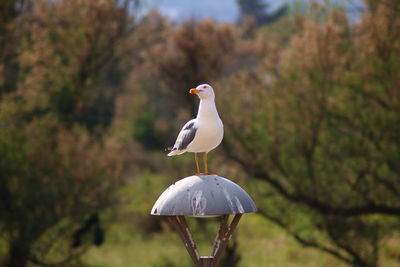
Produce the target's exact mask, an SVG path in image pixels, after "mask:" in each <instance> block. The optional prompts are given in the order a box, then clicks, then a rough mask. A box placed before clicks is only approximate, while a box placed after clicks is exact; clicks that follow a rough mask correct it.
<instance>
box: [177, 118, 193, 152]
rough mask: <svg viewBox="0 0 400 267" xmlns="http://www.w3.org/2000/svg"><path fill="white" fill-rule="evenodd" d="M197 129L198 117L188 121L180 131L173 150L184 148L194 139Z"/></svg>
mask: <svg viewBox="0 0 400 267" xmlns="http://www.w3.org/2000/svg"><path fill="white" fill-rule="evenodd" d="M196 131H197V123H196V119H193V120H190V121H188V122H187V123H186V124H185V125H184V126H183V127H182V130H181V131H180V133H179V135H178V138H176V142H175V145H174V148H173V149H172V150H183V149H186V148H187V147H188V145H189V144H190V143H191V142H192V141H193V139H194V136H195V135H196Z"/></svg>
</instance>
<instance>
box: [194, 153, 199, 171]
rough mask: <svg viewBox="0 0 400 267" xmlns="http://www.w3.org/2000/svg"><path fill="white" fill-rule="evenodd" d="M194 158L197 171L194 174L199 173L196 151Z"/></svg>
mask: <svg viewBox="0 0 400 267" xmlns="http://www.w3.org/2000/svg"><path fill="white" fill-rule="evenodd" d="M194 160H195V161H196V169H197V173H196V174H200V168H199V158H198V157H197V153H194Z"/></svg>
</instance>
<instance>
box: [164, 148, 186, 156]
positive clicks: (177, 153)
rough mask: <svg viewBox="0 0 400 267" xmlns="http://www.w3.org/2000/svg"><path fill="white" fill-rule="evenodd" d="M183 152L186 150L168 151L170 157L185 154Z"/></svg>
mask: <svg viewBox="0 0 400 267" xmlns="http://www.w3.org/2000/svg"><path fill="white" fill-rule="evenodd" d="M183 153H185V150H177V149H176V150H172V151H171V152H169V153H168V156H169V157H171V156H177V155H180V154H183Z"/></svg>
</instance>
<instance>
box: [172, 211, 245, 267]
mask: <svg viewBox="0 0 400 267" xmlns="http://www.w3.org/2000/svg"><path fill="white" fill-rule="evenodd" d="M241 217H242V214H236V215H235V217H234V218H233V220H232V222H231V224H230V225H229V226H228V221H229V215H223V216H222V218H221V222H220V227H219V231H218V233H217V236H216V238H215V242H214V247H213V250H212V253H211V256H199V252H198V250H197V246H196V243H195V242H194V240H193V237H192V234H191V232H190V229H189V226H188V224H187V222H186V219H185V216H168V222H169V223H170V225H171V226H172V227H173V228H174V229H175V231H176V232H177V233H178V234H179V237H180V238H181V240H182V241H183V244H184V245H185V248H186V250H187V251H188V253H189V255H190V257H191V258H192V260H193V262H194V264H195V265H196V266H198V267H215V266H217V264H218V262H219V260H220V259H221V257H222V255H223V252H224V251H225V248H226V246H227V244H228V242H229V240H230V239H231V237H232V234H233V232H234V231H235V229H236V226H237V225H238V223H239V220H240V218H241Z"/></svg>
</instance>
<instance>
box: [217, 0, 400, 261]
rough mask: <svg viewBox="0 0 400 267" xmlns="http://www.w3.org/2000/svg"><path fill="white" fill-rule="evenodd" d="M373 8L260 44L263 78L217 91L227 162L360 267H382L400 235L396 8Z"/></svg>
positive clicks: (265, 201) (265, 207)
mask: <svg viewBox="0 0 400 267" xmlns="http://www.w3.org/2000/svg"><path fill="white" fill-rule="evenodd" d="M373 2H374V5H373V8H370V12H367V13H365V14H364V15H363V17H362V19H361V21H360V22H358V23H355V24H351V23H349V22H348V21H347V18H346V15H345V14H344V13H343V12H341V11H333V12H332V13H330V15H329V16H325V15H326V14H325V15H324V16H322V14H321V13H320V11H318V12H316V13H315V15H311V16H308V17H306V18H304V19H303V20H302V21H301V20H297V25H299V27H300V30H299V31H298V32H296V33H294V35H293V36H292V37H291V41H290V43H289V45H288V46H287V47H285V48H284V49H277V46H276V44H274V43H273V41H272V40H269V41H268V42H266V43H264V44H263V45H265V46H263V48H262V50H265V51H266V52H265V54H266V55H267V56H266V58H265V61H264V63H263V67H262V68H261V70H260V71H259V72H257V73H251V74H248V73H246V72H241V73H237V74H235V75H234V76H232V77H230V78H227V79H225V80H223V81H221V82H220V84H219V86H218V88H220V89H224V88H226V90H229V92H228V91H226V94H224V93H222V95H227V94H228V93H229V96H230V97H229V98H222V99H221V104H220V107H222V108H223V111H222V113H223V114H224V125H225V127H226V135H225V142H224V144H225V146H226V148H227V149H226V151H227V154H228V155H229V156H230V158H232V159H234V160H235V161H236V162H238V163H239V164H241V165H242V166H243V168H244V169H245V170H246V172H247V173H248V174H250V175H252V176H254V177H256V178H258V179H259V180H260V181H263V182H266V183H267V184H268V185H269V186H263V185H262V183H261V184H259V183H258V184H259V186H257V189H256V190H257V192H258V193H259V194H260V197H261V198H260V200H259V202H258V205H259V208H260V212H261V213H262V214H263V215H264V216H265V217H267V218H269V219H270V220H272V221H273V222H275V223H277V224H279V225H280V226H282V227H283V228H285V229H286V230H287V231H288V232H289V233H290V234H292V235H293V236H294V237H295V238H296V239H297V240H298V241H300V242H301V243H302V244H304V245H305V246H310V247H315V248H318V249H321V250H322V251H325V252H327V253H330V254H331V255H333V256H335V257H337V258H339V259H341V260H343V261H344V262H347V263H349V264H351V265H354V266H378V265H379V263H380V261H379V257H380V255H381V251H380V247H381V244H382V240H383V239H384V238H386V237H388V236H391V235H393V234H394V233H395V232H396V231H397V232H398V229H399V227H400V224H399V218H400V205H399V203H400V168H399V166H400V165H399V164H398V163H399V162H400V138H399V137H400V135H399V133H400V91H399V88H400V76H399V74H400V72H399V69H400V17H399V16H398V14H399V11H400V2H398V1H394V0H393V1H373ZM325 19H326V20H325ZM231 88H236V90H235V92H234V93H233V92H232V90H231ZM397 249H398V248H397ZM398 253H399V254H400V251H398Z"/></svg>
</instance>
